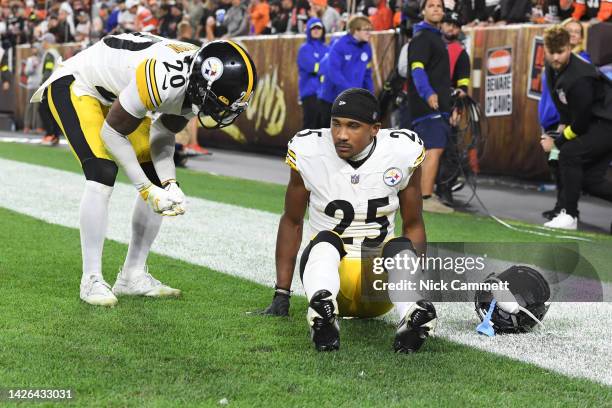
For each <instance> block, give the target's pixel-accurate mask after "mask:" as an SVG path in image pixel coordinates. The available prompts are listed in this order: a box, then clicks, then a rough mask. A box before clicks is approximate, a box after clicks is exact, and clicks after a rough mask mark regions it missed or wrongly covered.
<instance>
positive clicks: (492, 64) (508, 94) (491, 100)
mask: <svg viewBox="0 0 612 408" xmlns="http://www.w3.org/2000/svg"><path fill="white" fill-rule="evenodd" d="M486 67H487V75H486V79H485V115H486V116H504V115H511V114H512V47H501V48H493V49H490V50H487V61H486Z"/></svg>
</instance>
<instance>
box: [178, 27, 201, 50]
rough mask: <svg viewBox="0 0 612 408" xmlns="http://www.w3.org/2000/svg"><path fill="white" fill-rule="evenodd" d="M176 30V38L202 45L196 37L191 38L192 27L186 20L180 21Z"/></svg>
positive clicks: (198, 45)
mask: <svg viewBox="0 0 612 408" xmlns="http://www.w3.org/2000/svg"><path fill="white" fill-rule="evenodd" d="M177 31H178V36H177V40H179V41H183V42H186V43H189V44H193V45H195V46H197V47H201V46H202V41H200V40H198V39H197V38H193V27H192V26H191V24H190V23H189V22H188V21H181V22H180V23H179V25H178V30H177Z"/></svg>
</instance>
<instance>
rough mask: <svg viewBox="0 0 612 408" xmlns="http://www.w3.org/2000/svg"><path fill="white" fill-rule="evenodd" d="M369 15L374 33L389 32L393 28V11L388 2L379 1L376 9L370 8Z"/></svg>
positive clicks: (385, 0) (384, 0)
mask: <svg viewBox="0 0 612 408" xmlns="http://www.w3.org/2000/svg"><path fill="white" fill-rule="evenodd" d="M372 3H374V2H372ZM367 13H368V15H369V16H370V21H371V22H372V29H373V30H374V31H382V30H388V29H390V28H391V27H393V11H391V9H390V8H389V6H388V5H387V0H379V1H378V5H377V6H376V7H368V9H367Z"/></svg>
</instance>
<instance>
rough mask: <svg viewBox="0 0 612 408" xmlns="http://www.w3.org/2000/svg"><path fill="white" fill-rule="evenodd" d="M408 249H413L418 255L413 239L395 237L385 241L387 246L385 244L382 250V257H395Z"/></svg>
mask: <svg viewBox="0 0 612 408" xmlns="http://www.w3.org/2000/svg"><path fill="white" fill-rule="evenodd" d="M406 250H409V251H412V252H413V253H414V254H415V255H416V249H414V245H412V241H410V240H409V239H408V238H406V237H395V238H393V239H390V240H389V241H387V242H385V246H383V250H382V257H383V258H393V257H394V256H395V255H397V254H399V253H400V252H402V251H406Z"/></svg>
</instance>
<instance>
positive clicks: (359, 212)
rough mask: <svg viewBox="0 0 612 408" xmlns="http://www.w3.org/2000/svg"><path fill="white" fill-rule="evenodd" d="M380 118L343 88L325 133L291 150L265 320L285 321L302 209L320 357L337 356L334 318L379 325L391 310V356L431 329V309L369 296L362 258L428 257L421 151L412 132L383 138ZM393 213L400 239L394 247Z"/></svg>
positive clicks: (361, 96)
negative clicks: (394, 321)
mask: <svg viewBox="0 0 612 408" xmlns="http://www.w3.org/2000/svg"><path fill="white" fill-rule="evenodd" d="M379 116H380V113H379V111H378V102H377V100H376V98H375V97H374V96H373V95H372V94H371V93H369V92H368V91H366V90H364V89H356V88H353V89H348V90H346V91H344V92H343V93H341V94H340V95H339V96H338V97H337V98H336V100H335V102H334V104H333V108H332V119H331V129H319V130H304V131H302V132H300V133H298V134H296V135H295V136H294V137H293V139H291V141H290V142H289V146H288V147H289V148H288V151H287V158H286V162H287V164H288V165H289V166H290V167H291V176H290V180H289V184H288V186H287V192H286V195H285V212H284V214H283V215H282V217H281V219H280V225H279V228H278V236H277V240H276V274H277V282H276V289H275V295H274V298H273V301H272V304H271V305H270V306H269V307H268V308H267V309H266V310H265V311H264V313H266V314H273V315H287V314H288V311H289V295H290V288H291V280H292V277H293V270H294V267H295V261H296V257H297V253H298V250H299V247H300V243H301V239H302V225H303V220H304V213H305V211H306V207H308V214H309V224H310V227H311V228H312V230H313V234H315V235H314V237H313V238H312V240H311V241H310V243H309V244H308V246H307V247H306V249H305V250H304V252H303V254H302V257H301V261H300V278H301V280H302V283H303V285H304V290H305V292H306V296H307V298H308V301H309V306H310V307H309V308H308V314H307V320H308V323H309V325H310V331H311V337H312V340H313V342H314V345H315V347H316V349H317V350H320V351H324V350H336V349H338V348H339V346H340V335H339V325H338V316H339V315H341V316H356V317H373V316H380V315H382V314H384V313H386V312H388V311H389V310H390V309H391V308H392V307H393V305H395V307H396V308H397V311H398V312H399V315H400V317H401V320H400V322H399V324H398V327H397V332H396V336H395V342H394V349H395V351H397V352H412V351H416V350H418V349H419V348H420V347H421V345H422V344H423V342H424V341H425V339H426V337H427V336H428V335H429V331H430V330H432V329H433V328H434V327H435V324H436V322H437V317H436V311H435V309H434V307H433V305H432V304H431V303H430V302H428V301H425V300H422V299H421V300H418V301H417V302H406V301H395V300H394V301H393V302H390V301H389V296H391V294H390V293H386V291H385V293H384V299H376V298H375V297H370V294H368V293H366V292H367V291H368V288H369V287H371V283H372V282H373V279H377V277H376V276H374V275H373V272H372V268H371V266H367V264H366V257H364V254H365V253H366V252H368V253H371V252H372V251H373V252H374V253H375V254H377V255H378V256H380V255H381V254H383V256H386V255H385V254H384V252H385V251H386V252H388V249H389V248H390V247H392V246H395V247H396V248H398V246H399V248H404V249H406V250H411V251H412V253H413V254H415V255H417V254H418V255H420V254H423V253H424V252H425V226H424V223H423V218H422V214H421V207H422V198H421V191H420V178H421V170H420V168H419V165H420V164H421V162H422V161H423V158H424V156H425V149H424V147H423V143H422V142H421V140H420V139H419V137H418V136H417V135H416V134H415V133H414V132H411V131H409V130H391V129H382V130H381V129H380V122H379ZM398 208H399V210H400V214H401V217H402V222H403V225H402V236H401V237H398V238H393V236H394V234H393V231H394V219H395V214H396V212H397V210H398ZM391 243H393V245H390V244H391ZM413 244H414V246H413ZM391 297H393V296H391Z"/></svg>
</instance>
